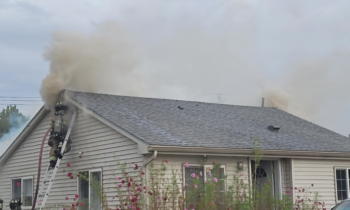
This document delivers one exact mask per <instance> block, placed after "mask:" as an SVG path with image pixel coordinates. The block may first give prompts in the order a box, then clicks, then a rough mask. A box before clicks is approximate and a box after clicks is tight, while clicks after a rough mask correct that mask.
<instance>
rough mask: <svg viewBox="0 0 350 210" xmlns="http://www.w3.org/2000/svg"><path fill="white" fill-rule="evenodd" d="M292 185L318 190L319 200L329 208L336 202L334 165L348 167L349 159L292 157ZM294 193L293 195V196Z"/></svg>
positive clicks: (349, 165)
mask: <svg viewBox="0 0 350 210" xmlns="http://www.w3.org/2000/svg"><path fill="white" fill-rule="evenodd" d="M292 161H293V163H292V165H293V185H294V186H293V187H298V188H300V187H301V188H305V187H306V188H307V187H309V186H310V185H311V184H313V185H314V187H312V188H311V191H313V192H319V196H320V198H319V200H320V201H322V202H325V203H326V208H327V209H331V208H332V207H333V206H334V205H335V204H336V192H335V186H336V183H335V171H334V167H345V168H350V160H347V161H346V160H310V159H293V160H292ZM295 196H296V194H295V195H294V197H295Z"/></svg>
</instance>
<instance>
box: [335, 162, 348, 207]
mask: <svg viewBox="0 0 350 210" xmlns="http://www.w3.org/2000/svg"><path fill="white" fill-rule="evenodd" d="M337 170H345V178H346V197H347V198H350V196H349V195H350V192H349V191H350V186H349V182H350V178H349V170H350V168H346V167H334V186H335V193H334V194H335V200H336V202H337V203H340V202H342V201H344V200H345V199H344V200H339V199H338V186H337V185H338V183H337ZM347 198H346V199H347Z"/></svg>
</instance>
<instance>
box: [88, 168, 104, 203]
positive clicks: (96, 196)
mask: <svg viewBox="0 0 350 210" xmlns="http://www.w3.org/2000/svg"><path fill="white" fill-rule="evenodd" d="M101 179H102V177H101V171H95V172H91V173H90V182H91V186H90V203H91V208H92V209H94V210H101V208H102V207H101V199H100V195H101V188H102V186H101Z"/></svg>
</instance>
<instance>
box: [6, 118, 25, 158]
mask: <svg viewBox="0 0 350 210" xmlns="http://www.w3.org/2000/svg"><path fill="white" fill-rule="evenodd" d="M29 120H30V117H27V118H26V119H24V118H23V116H20V115H17V114H10V116H9V123H10V126H11V127H10V130H9V131H8V132H7V133H6V134H4V135H3V136H2V137H1V138H0V144H1V147H0V157H1V156H2V154H3V153H4V152H5V151H6V150H7V148H8V147H9V146H10V145H11V144H12V142H13V140H15V139H16V138H17V136H18V135H19V134H20V133H21V132H22V130H23V129H24V127H25V126H26V125H27V124H28V122H29Z"/></svg>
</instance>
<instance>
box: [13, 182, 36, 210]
mask: <svg viewBox="0 0 350 210" xmlns="http://www.w3.org/2000/svg"><path fill="white" fill-rule="evenodd" d="M16 179H20V180H21V202H22V203H23V201H24V199H23V180H28V179H31V180H32V203H33V202H34V176H27V177H18V178H14V179H11V199H13V198H12V197H13V191H12V190H13V180H16ZM21 208H22V209H32V206H24V205H22V206H21Z"/></svg>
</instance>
